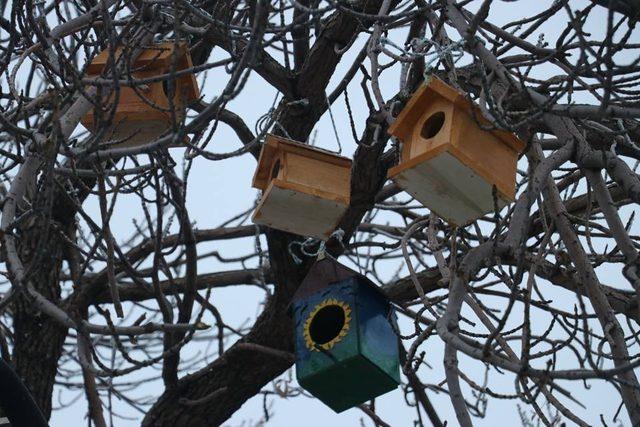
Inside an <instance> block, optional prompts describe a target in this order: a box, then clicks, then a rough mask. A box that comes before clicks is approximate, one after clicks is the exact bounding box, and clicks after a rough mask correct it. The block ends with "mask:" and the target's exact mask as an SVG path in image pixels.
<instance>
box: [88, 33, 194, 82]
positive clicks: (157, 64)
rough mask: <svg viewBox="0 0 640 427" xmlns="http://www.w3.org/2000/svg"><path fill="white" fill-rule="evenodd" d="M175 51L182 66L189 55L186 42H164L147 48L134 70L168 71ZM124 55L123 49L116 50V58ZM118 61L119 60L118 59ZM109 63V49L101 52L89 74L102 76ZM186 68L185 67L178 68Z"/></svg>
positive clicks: (136, 60)
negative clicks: (184, 58) (148, 68)
mask: <svg viewBox="0 0 640 427" xmlns="http://www.w3.org/2000/svg"><path fill="white" fill-rule="evenodd" d="M174 50H177V55H178V61H177V63H178V64H180V63H181V62H182V60H183V57H184V56H185V55H186V54H187V45H186V43H184V42H172V41H167V42H162V43H154V44H153V45H150V46H145V47H144V50H143V51H142V52H141V53H140V55H138V57H137V58H136V59H135V60H134V61H133V63H132V64H131V68H132V69H137V68H146V67H151V68H153V69H154V70H166V69H168V68H169V67H170V66H171V61H172V57H173V52H174ZM121 54H122V47H118V48H117V49H116V57H119V56H120V55H121ZM116 59H117V58H116ZM108 61H109V49H105V50H103V51H102V52H100V53H99V54H98V55H97V56H96V57H95V58H93V60H92V61H91V64H89V66H88V67H87V74H90V75H95V74H100V73H101V72H102V70H103V69H104V67H105V66H106V65H107V63H108ZM178 68H179V69H180V68H184V67H178Z"/></svg>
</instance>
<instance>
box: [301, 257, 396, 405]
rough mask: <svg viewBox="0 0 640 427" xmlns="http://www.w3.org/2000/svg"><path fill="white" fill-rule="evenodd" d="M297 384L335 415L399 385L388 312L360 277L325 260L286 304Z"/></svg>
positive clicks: (390, 311)
mask: <svg viewBox="0 0 640 427" xmlns="http://www.w3.org/2000/svg"><path fill="white" fill-rule="evenodd" d="M291 312H292V315H293V318H294V322H295V352H296V376H297V378H298V383H300V385H301V386H302V387H303V388H304V389H306V390H307V391H308V392H310V393H311V394H312V395H314V396H315V397H317V398H318V399H320V400H321V401H322V402H323V403H325V404H326V405H327V406H329V407H330V408H331V409H333V410H334V411H336V412H342V411H344V410H346V409H349V408H351V407H353V406H356V405H359V404H361V403H363V402H366V401H367V400H370V399H373V398H374V397H377V396H380V395H382V394H384V393H387V392H389V391H391V390H394V389H395V388H396V387H397V386H398V384H399V383H400V369H399V359H398V338H397V336H396V334H395V333H394V328H393V326H392V325H394V324H395V313H394V310H393V308H392V306H391V304H390V303H389V301H388V300H387V298H386V297H385V296H384V295H383V294H382V292H381V291H380V290H379V288H378V287H377V286H376V285H375V284H373V283H372V282H371V281H370V280H368V279H367V278H366V277H364V276H362V275H360V274H358V273H356V272H355V271H352V270H351V269H349V268H347V267H345V266H343V265H342V264H340V263H338V262H337V261H336V260H335V259H333V258H331V257H329V256H326V257H325V258H324V259H322V260H319V261H317V262H316V263H315V264H314V265H313V266H312V267H311V269H310V270H309V273H308V274H307V276H306V278H305V279H304V280H303V281H302V284H301V285H300V287H299V288H298V291H297V292H296V294H295V295H294V297H293V301H292V303H291Z"/></svg>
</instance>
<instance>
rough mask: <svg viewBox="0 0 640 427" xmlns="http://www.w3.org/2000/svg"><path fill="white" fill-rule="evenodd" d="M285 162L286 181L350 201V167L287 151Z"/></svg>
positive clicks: (319, 193)
mask: <svg viewBox="0 0 640 427" xmlns="http://www.w3.org/2000/svg"><path fill="white" fill-rule="evenodd" d="M284 163H285V164H286V172H285V175H284V177H283V178H284V180H285V181H287V182H289V183H294V184H299V185H302V186H305V187H308V188H309V189H317V190H319V192H317V193H314V194H318V195H321V194H331V195H334V196H335V197H334V198H335V199H338V200H342V201H345V202H348V200H349V194H350V182H351V179H350V172H351V171H350V169H349V168H348V167H344V166H340V165H336V164H334V163H329V162H325V161H322V160H319V159H315V158H311V157H306V156H302V155H300V154H297V153H291V152H287V153H285V160H284Z"/></svg>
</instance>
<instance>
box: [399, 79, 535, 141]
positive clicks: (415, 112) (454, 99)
mask: <svg viewBox="0 0 640 427" xmlns="http://www.w3.org/2000/svg"><path fill="white" fill-rule="evenodd" d="M437 98H444V99H446V100H448V101H449V102H451V103H452V104H454V105H455V106H456V107H457V108H460V109H462V110H464V111H466V112H467V113H468V114H473V115H474V116H475V117H476V118H477V119H478V120H479V121H481V122H485V123H484V124H486V125H489V122H488V120H486V119H485V118H484V116H483V114H482V112H481V111H480V108H478V106H477V105H476V104H474V103H473V102H471V101H469V100H468V99H467V97H466V96H465V94H464V93H462V92H460V91H458V90H456V89H454V88H453V87H451V86H449V85H448V84H446V83H445V82H443V81H442V80H440V79H438V78H437V77H433V76H432V77H431V78H430V79H429V80H428V81H426V82H425V84H423V85H420V87H419V88H418V89H417V90H416V91H415V92H414V94H413V95H412V96H411V99H409V102H407V105H405V107H404V108H403V109H402V111H401V112H400V114H399V115H398V117H396V120H395V121H394V122H393V123H392V124H391V126H389V130H388V132H389V134H391V135H393V136H396V137H398V138H400V139H402V140H405V139H407V138H409V135H411V133H412V131H413V128H414V127H415V126H416V124H417V122H418V120H420V118H421V117H422V113H423V111H424V110H425V108H427V107H428V106H429V105H430V104H431V103H432V102H434V101H435V100H436V99H437ZM491 133H493V134H494V135H495V136H496V137H498V138H500V140H501V141H502V142H504V143H505V144H507V145H508V146H509V147H511V148H512V149H513V150H515V151H516V152H518V153H520V152H522V150H524V147H525V144H524V142H522V141H521V140H520V139H518V137H516V136H515V135H514V134H512V133H511V132H508V131H504V130H494V131H492V132H491Z"/></svg>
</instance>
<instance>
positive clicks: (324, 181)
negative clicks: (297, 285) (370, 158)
mask: <svg viewBox="0 0 640 427" xmlns="http://www.w3.org/2000/svg"><path fill="white" fill-rule="evenodd" d="M253 186H254V187H255V188H258V189H260V190H262V198H261V199H260V202H259V204H258V207H257V208H256V211H255V213H254V214H253V222H255V223H256V224H262V225H266V226H269V227H272V228H276V229H278V230H283V231H288V232H290V233H294V234H299V235H301V236H310V237H315V238H317V239H321V240H327V239H328V238H329V237H330V235H331V233H332V232H333V231H334V229H335V228H336V226H337V225H338V222H339V221H340V219H341V218H342V216H343V215H344V213H345V211H346V210H347V207H348V206H349V194H350V186H351V160H350V159H347V158H346V157H341V156H338V155H336V154H334V153H331V152H329V151H325V150H322V149H319V148H315V147H310V146H308V145H305V144H301V143H298V142H295V141H291V140H289V139H285V138H280V137H278V136H274V135H267V139H266V141H265V143H264V145H263V146H262V151H261V153H260V159H259V160H258V168H257V169H256V172H255V175H254V177H253Z"/></svg>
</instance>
